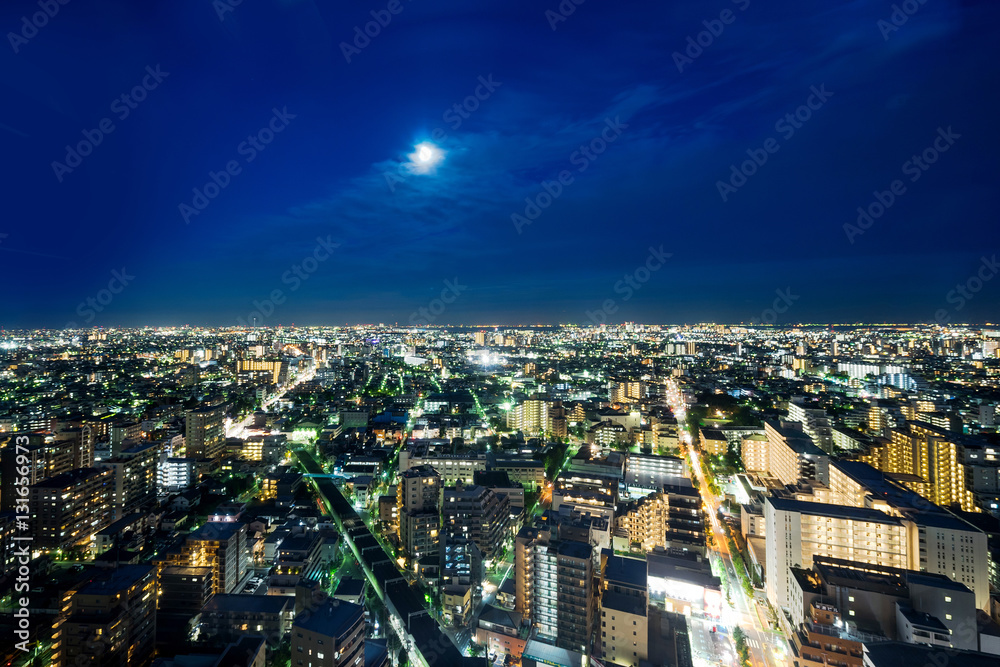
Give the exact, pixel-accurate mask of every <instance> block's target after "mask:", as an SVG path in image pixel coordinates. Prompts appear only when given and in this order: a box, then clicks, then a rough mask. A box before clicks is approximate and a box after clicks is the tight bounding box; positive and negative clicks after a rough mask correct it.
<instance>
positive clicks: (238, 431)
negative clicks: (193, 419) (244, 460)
mask: <svg viewBox="0 0 1000 667" xmlns="http://www.w3.org/2000/svg"><path fill="white" fill-rule="evenodd" d="M315 376H316V369H315V368H311V369H309V370H307V371H306V372H304V373H299V374H298V375H296V376H295V379H294V380H293V381H292V382H291V383H290V384H287V385H285V387H284V388H283V389H282V390H281V391H279V392H276V393H275V394H274V395H273V396H271V398H268V399H267V400H265V401H264V403H263V404H262V405H261V409H262V410H265V411H266V410H267V409H268V408H269V407H271V406H272V405H274V403H275V401H277V400H279V399H281V398H283V397H284V395H285V394H287V393H288V392H289V391H290V390H291V389H292V387H294V386H295V385H297V384H300V383H302V382H308V381H309V380H312V379H313V378H314V377H315ZM251 421H253V413H251V414H249V415H247V416H246V417H244V418H243V419H241V420H240V421H239V422H237V423H235V424H233V423H230V422H228V420H227V423H226V425H225V426H226V437H227V438H245V437H246V430H247V427H248V426H249V425H250V422H251Z"/></svg>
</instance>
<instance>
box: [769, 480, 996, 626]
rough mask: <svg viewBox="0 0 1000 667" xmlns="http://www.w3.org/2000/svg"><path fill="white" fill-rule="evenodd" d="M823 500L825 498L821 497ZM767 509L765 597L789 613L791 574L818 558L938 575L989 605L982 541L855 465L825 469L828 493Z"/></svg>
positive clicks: (780, 501)
mask: <svg viewBox="0 0 1000 667" xmlns="http://www.w3.org/2000/svg"><path fill="white" fill-rule="evenodd" d="M819 492H822V493H819ZM797 495H798V496H800V499H799V500H791V499H787V498H777V497H771V498H768V499H767V500H766V501H765V505H764V520H765V533H766V566H765V571H766V572H767V592H768V598H769V599H770V600H771V602H772V604H776V605H781V606H787V600H788V594H789V593H788V592H789V588H788V586H789V575H788V573H787V568H788V567H806V568H808V567H810V566H811V562H812V557H813V556H815V555H821V556H827V557H831V558H841V559H844V560H853V561H858V562H861V563H880V564H883V565H888V566H890V567H897V568H901V569H910V570H917V571H919V572H930V573H935V574H943V575H945V576H946V577H948V578H949V579H951V580H952V581H955V582H958V583H961V584H963V585H965V586H966V587H968V588H969V590H971V591H972V592H973V593H974V594H975V596H976V605H977V607H979V608H981V609H987V608H988V605H989V560H990V558H989V552H988V547H987V538H986V534H985V533H984V532H982V531H981V530H979V529H978V528H976V527H975V526H973V525H972V524H970V523H968V522H966V521H964V520H962V519H960V518H958V517H956V516H955V515H954V514H951V513H950V512H948V511H946V510H944V509H942V508H940V507H937V506H936V505H933V504H932V503H930V502H928V501H927V500H925V499H924V498H921V497H920V496H918V495H917V494H916V493H914V492H913V491H911V490H910V489H907V488H905V487H903V486H901V485H899V484H895V483H893V482H892V481H891V480H889V479H887V478H886V476H885V475H884V474H882V473H881V472H879V471H877V470H875V469H874V468H872V467H871V466H869V465H867V464H865V463H861V462H857V461H836V462H833V463H831V465H830V486H829V487H828V488H827V487H822V488H820V489H817V493H816V494H815V496H814V497H815V498H816V499H821V500H822V502H810V501H808V500H805V498H806V497H808V496H807V495H806V494H797Z"/></svg>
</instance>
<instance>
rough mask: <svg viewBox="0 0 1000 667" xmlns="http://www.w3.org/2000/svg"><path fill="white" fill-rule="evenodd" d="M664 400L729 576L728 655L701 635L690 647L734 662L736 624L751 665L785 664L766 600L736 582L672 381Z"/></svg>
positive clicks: (726, 607) (715, 555)
mask: <svg viewBox="0 0 1000 667" xmlns="http://www.w3.org/2000/svg"><path fill="white" fill-rule="evenodd" d="M667 400H668V405H669V406H670V408H671V409H672V410H673V412H674V417H676V418H677V423H678V425H679V426H680V430H681V432H680V437H681V439H682V441H683V446H684V449H686V450H687V452H688V454H689V455H690V456H691V463H692V465H691V472H692V474H693V475H694V476H695V478H696V479H697V480H698V484H699V488H700V489H701V495H702V499H703V501H704V505H703V508H702V509H703V510H704V511H705V513H706V514H707V515H708V520H709V523H710V525H711V527H712V534H713V537H714V538H715V540H714V541H715V545H714V547H713V551H712V553H711V554H710V557H712V558H713V559H714V560H715V565H716V566H717V565H718V564H719V563H721V564H722V567H723V569H725V572H726V578H727V579H728V580H729V587H730V590H731V591H732V594H731V596H730V597H731V600H732V604H729V603H728V602H724V604H723V612H722V619H721V623H722V625H724V626H725V628H726V629H727V630H728V632H727V635H728V637H729V640H730V641H729V642H727V643H728V644H731V645H732V652H731V653H728V658H727V652H726V651H720V650H717V649H718V644H717V643H715V642H712V643H709V642H708V641H706V640H704V639H703V638H702V640H701V644H700V645H699V644H698V640H697V639H696V640H694V643H692V650H695V647H696V646H700V648H698V650H699V651H705V650H709V649H711V650H714V651H715V652H714V654H711V653H709V654H706V655H714V657H705V658H702V660H703V661H705V662H706V663H709V664H712V663H715V662H718V663H719V664H723V665H728V664H734V663H735V658H734V656H735V642H734V641H733V640H732V634H731V632H732V630H733V629H734V628H735V627H736V626H739V627H741V628H742V629H743V631H744V632H745V633H746V637H747V646H748V647H749V649H750V657H751V660H752V662H753V664H754V665H758V666H759V667H786V665H787V664H788V661H787V659H786V658H784V656H787V655H788V653H789V652H788V650H787V647H786V645H785V640H784V638H783V637H782V636H781V635H780V634H778V633H775V632H772V631H771V630H770V628H769V627H768V624H767V621H766V618H767V615H766V612H764V613H762V612H761V609H760V605H761V604H764V605H765V606H766V603H764V602H761V601H759V600H758V599H757V597H756V595H753V596H751V597H750V598H749V599H748V597H747V595H746V592H745V591H744V590H743V586H742V585H741V583H740V578H739V576H738V575H737V574H736V570H735V568H734V566H733V560H732V557H731V554H730V553H729V545H728V542H727V540H726V533H725V530H724V529H723V527H722V524H721V522H720V521H719V505H720V502H719V498H718V497H716V496H714V495H713V494H712V493H711V492H710V491H709V490H708V480H706V479H705V474H704V471H703V469H702V465H701V460H700V458H699V456H700V455H699V453H698V451H697V449H696V448H695V447H694V446H693V443H692V435H691V433H689V432H688V430H687V424H686V419H687V414H686V412H685V407H684V403H683V401H682V400H681V396H680V392H679V390H678V388H677V385H676V383H673V382H671V383H670V386H669V387H668V391H667ZM696 664H697V661H696Z"/></svg>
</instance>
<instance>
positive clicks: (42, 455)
mask: <svg viewBox="0 0 1000 667" xmlns="http://www.w3.org/2000/svg"><path fill="white" fill-rule="evenodd" d="M23 437H27V438H28V443H27V444H25V443H24V441H23V440H21V438H23ZM73 469H74V465H73V442H71V441H62V442H54V443H45V442H43V441H42V437H41V436H40V435H38V434H33V433H4V434H0V511H4V512H9V511H12V510H13V509H14V505H15V504H16V501H17V499H18V497H19V496H18V495H17V493H16V491H15V487H18V486H31V485H32V484H37V483H39V482H41V481H43V480H46V479H49V478H50V477H55V476H57V475H61V474H63V473H67V472H69V471H70V470H73ZM22 473H27V474H22ZM22 478H23V480H24V481H26V483H25V484H22V483H21V482H22ZM22 499H23V497H22Z"/></svg>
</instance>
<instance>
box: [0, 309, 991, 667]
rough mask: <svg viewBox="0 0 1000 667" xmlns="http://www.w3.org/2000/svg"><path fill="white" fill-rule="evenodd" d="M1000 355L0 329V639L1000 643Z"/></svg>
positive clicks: (749, 330)
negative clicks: (3, 624) (2, 634)
mask: <svg viewBox="0 0 1000 667" xmlns="http://www.w3.org/2000/svg"><path fill="white" fill-rule="evenodd" d="M998 349H1000V329H998V328H995V327H991V326H981V327H971V326H970V327H951V328H942V327H939V326H855V325H836V326H817V325H799V326H789V327H746V326H735V325H716V324H702V325H690V326H658V325H642V324H624V325H615V326H606V325H605V326H600V327H580V326H543V325H536V326H526V327H499V326H489V327H485V326H484V327H470V326H452V327H398V326H388V325H368V326H350V327H306V328H297V327H287V328H273V329H272V328H255V329H244V328H225V329H209V328H189V327H181V328H143V329H109V330H77V331H50V330H48V331H47V330H42V331H8V332H4V333H3V335H2V346H0V350H2V352H0V361H2V371H0V396H2V399H3V405H2V410H3V411H2V412H0V462H2V464H3V469H2V475H3V478H2V479H3V486H2V488H0V502H3V503H5V505H4V511H3V513H2V514H0V520H2V524H0V528H2V529H0V538H2V539H0V559H2V562H3V563H4V570H5V571H7V572H9V574H8V575H7V578H6V579H5V582H6V583H5V585H6V587H7V588H6V592H5V596H4V597H3V599H2V604H3V608H4V610H6V611H8V617H7V618H9V619H13V620H12V621H8V622H9V623H10V624H11V625H12V626H13V627H11V628H10V632H11V633H13V632H14V631H15V630H17V621H16V618H17V613H18V609H20V608H22V607H26V608H28V609H30V617H29V618H30V619H31V620H32V623H30V624H29V628H28V629H29V630H30V633H29V634H28V636H27V638H26V640H25V641H26V642H27V643H28V644H29V645H30V646H32V647H33V649H32V653H29V654H27V656H28V657H23V656H19V655H18V652H17V650H16V649H14V648H11V649H9V651H8V653H7V655H6V657H5V661H7V662H10V664H19V665H21V664H34V663H33V662H32V661H41V664H52V665H58V666H60V667H61V666H63V665H66V666H69V665H75V664H79V661H80V660H87V661H97V663H98V664H108V665H111V664H114V665H119V664H120V665H133V664H134V665H153V664H156V665H177V666H181V665H187V664H213V665H214V664H218V665H223V664H225V665H229V664H236V663H232V662H226V660H229V661H232V660H234V659H235V658H234V657H233V656H234V655H235V654H236V653H237V652H240V653H241V654H242V653H246V655H249V656H251V657H250V658H248V661H247V662H246V663H245V664H247V665H251V664H253V665H257V664H266V665H284V664H288V662H289V661H291V662H290V664H292V665H297V664H299V663H298V660H300V659H301V660H303V662H302V664H303V665H309V664H312V665H355V664H357V665H361V664H362V663H364V664H365V665H403V664H411V665H424V666H425V667H432V666H435V665H450V664H469V665H473V664H477V665H485V664H487V661H490V662H492V663H496V664H500V663H506V664H521V665H528V666H533V665H537V664H554V665H565V666H566V667H575V666H577V665H585V664H587V662H588V661H593V660H596V661H598V662H600V663H601V664H615V665H630V666H631V667H640V666H642V665H692V666H694V665H698V666H706V665H730V664H736V663H739V662H742V663H745V664H752V665H757V666H761V667H782V666H785V665H788V666H791V665H800V666H803V667H813V666H815V667H818V666H819V665H833V664H839V665H859V666H860V665H862V664H865V660H866V659H867V658H866V656H868V655H869V654H871V655H875V656H876V657H877V656H879V655H881V654H879V653H878V650H881V649H877V650H876V651H875V652H874V653H872V652H871V651H870V649H871V648H872V647H878V646H880V645H882V644H886V645H892V646H897V645H898V646H902V647H903V648H901V649H900V651H903V652H904V653H899V654H905V651H906V650H910V651H918V652H919V651H924V652H926V651H932V652H933V650H934V649H939V648H941V647H944V648H947V649H948V650H956V651H957V650H960V651H962V652H963V653H961V654H960V655H961V656H962V659H963V660H964V659H966V658H968V659H970V660H974V659H982V660H993V661H996V660H1000V625H998V624H997V622H996V617H997V599H998V598H997V595H998V594H997V591H998V585H1000V569H998V568H997V563H998V562H1000V520H998V517H1000V434H998V432H997V425H996V414H995V412H996V406H997V397H998V395H1000V387H998V382H1000V381H998V378H1000V356H998V353H997V350H998ZM84 464H87V465H84ZM20 488H24V489H25V490H24V491H21V490H19V489H20ZM23 537H30V538H31V539H30V542H27V544H29V545H30V550H29V551H28V553H27V555H22V554H24V553H25V552H24V549H25V547H24V546H23V545H24V544H25V541H24V540H23V539H19V538H23ZM25 560H27V562H29V563H30V565H29V568H28V570H27V574H26V575H25V576H23V577H21V576H18V574H17V573H18V572H19V569H18V565H19V564H20V563H21V562H24V561H25ZM22 589H23V590H22ZM22 597H23V598H26V600H24V601H23V602H27V604H26V605H25V604H22V600H21V599H20V598H22ZM10 646H13V645H12V644H11V645H10ZM890 655H891V654H890ZM897 655H898V654H897ZM919 655H924V653H919ZM928 655H931V653H928ZM956 655H959V654H956ZM227 656H228V657H227ZM977 656H982V658H977ZM886 659H888V658H885V657H883V658H882V660H886ZM255 660H256V661H257V662H254V661H255ZM199 661H201V662H199ZM238 664H244V663H242V662H240V663H238ZM875 664H888V663H884V662H876V663H875Z"/></svg>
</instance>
